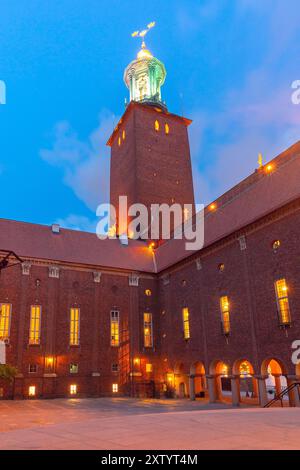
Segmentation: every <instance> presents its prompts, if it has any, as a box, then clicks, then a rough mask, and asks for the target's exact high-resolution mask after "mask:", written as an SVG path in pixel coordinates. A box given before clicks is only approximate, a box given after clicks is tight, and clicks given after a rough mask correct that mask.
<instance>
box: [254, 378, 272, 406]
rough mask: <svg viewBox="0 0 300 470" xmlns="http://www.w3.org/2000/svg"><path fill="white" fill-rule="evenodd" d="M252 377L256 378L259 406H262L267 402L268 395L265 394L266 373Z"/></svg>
mask: <svg viewBox="0 0 300 470" xmlns="http://www.w3.org/2000/svg"><path fill="white" fill-rule="evenodd" d="M254 378H255V379H256V380H257V383H258V395H259V403H260V406H261V407H262V408H263V407H264V406H265V405H266V404H267V403H268V401H269V400H268V396H267V387H266V379H267V378H268V376H267V375H254Z"/></svg>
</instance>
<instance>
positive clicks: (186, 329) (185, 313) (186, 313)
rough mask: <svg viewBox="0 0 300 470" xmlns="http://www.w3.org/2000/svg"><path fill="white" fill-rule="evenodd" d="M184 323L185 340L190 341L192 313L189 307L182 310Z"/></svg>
mask: <svg viewBox="0 0 300 470" xmlns="http://www.w3.org/2000/svg"><path fill="white" fill-rule="evenodd" d="M182 321H183V337H184V339H190V337H191V335H190V313H189V309H188V308H187V307H184V308H183V309H182Z"/></svg>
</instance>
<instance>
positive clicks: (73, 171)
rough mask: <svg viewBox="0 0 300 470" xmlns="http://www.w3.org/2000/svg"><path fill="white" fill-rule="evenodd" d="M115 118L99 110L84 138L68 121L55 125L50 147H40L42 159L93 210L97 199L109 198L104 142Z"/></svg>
mask: <svg viewBox="0 0 300 470" xmlns="http://www.w3.org/2000/svg"><path fill="white" fill-rule="evenodd" d="M116 119H117V118H116V117H115V116H114V115H113V114H112V113H111V112H110V111H102V112H101V113H100V115H99V125H98V127H97V129H95V130H94V131H93V132H92V133H91V134H90V135H89V136H88V138H87V139H86V140H81V139H79V137H78V135H77V133H76V132H75V131H74V129H72V127H71V124H70V123H68V122H66V121H63V122H59V123H57V124H56V126H55V128H54V132H53V144H52V148H51V149H42V150H41V151H40V156H41V158H42V159H43V160H45V161H46V162H48V163H49V164H51V165H53V166H57V167H59V168H61V169H62V171H63V181H64V183H65V184H66V185H67V186H69V187H70V188H71V189H72V190H73V191H74V193H75V195H76V196H77V197H78V199H80V200H81V201H83V202H84V203H85V204H86V206H87V207H88V208H89V209H91V210H92V211H95V209H96V208H97V206H98V205H99V204H100V203H101V202H107V201H108V200H109V165H110V159H109V148H108V147H106V141H107V139H108V137H109V135H110V134H111V132H112V129H113V127H114V123H115V122H116Z"/></svg>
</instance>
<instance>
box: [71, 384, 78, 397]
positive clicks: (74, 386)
mask: <svg viewBox="0 0 300 470" xmlns="http://www.w3.org/2000/svg"><path fill="white" fill-rule="evenodd" d="M70 395H77V385H75V384H72V385H70Z"/></svg>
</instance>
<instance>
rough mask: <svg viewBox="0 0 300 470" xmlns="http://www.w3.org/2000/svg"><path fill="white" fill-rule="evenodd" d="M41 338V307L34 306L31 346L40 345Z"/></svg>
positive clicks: (30, 328) (31, 309)
mask: <svg viewBox="0 0 300 470" xmlns="http://www.w3.org/2000/svg"><path fill="white" fill-rule="evenodd" d="M40 336H41V306H40V305H32V306H31V308H30V326H29V344H31V345H34V344H40Z"/></svg>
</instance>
